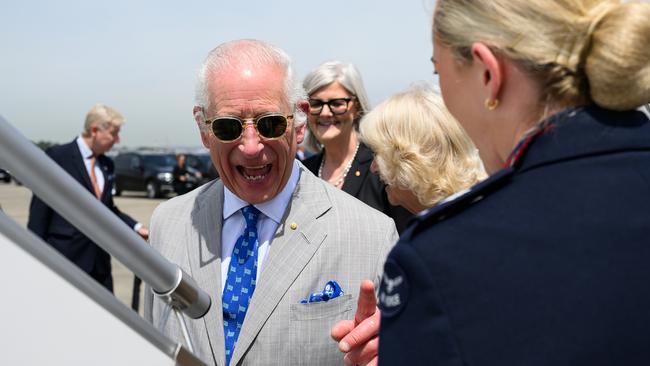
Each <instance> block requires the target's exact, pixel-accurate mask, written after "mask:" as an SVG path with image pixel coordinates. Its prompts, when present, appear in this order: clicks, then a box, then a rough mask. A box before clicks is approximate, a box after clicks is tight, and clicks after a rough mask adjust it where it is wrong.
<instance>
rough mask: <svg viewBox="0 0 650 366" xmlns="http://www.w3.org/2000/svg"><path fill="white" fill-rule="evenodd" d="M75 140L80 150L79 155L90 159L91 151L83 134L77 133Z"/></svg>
mask: <svg viewBox="0 0 650 366" xmlns="http://www.w3.org/2000/svg"><path fill="white" fill-rule="evenodd" d="M76 141H77V146H79V151H80V152H81V157H83V158H84V159H90V157H91V156H93V151H92V150H90V147H89V146H88V144H86V140H84V138H83V136H81V135H79V137H77V140H76Z"/></svg>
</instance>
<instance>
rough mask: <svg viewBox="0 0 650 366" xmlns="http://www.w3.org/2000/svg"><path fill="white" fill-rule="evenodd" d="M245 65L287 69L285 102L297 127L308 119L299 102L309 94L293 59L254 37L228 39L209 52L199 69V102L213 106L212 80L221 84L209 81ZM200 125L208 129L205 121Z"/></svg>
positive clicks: (206, 107)
mask: <svg viewBox="0 0 650 366" xmlns="http://www.w3.org/2000/svg"><path fill="white" fill-rule="evenodd" d="M241 64H245V65H249V66H251V67H255V66H269V65H274V66H277V67H279V68H280V69H282V70H284V92H285V100H284V101H283V102H285V103H287V106H289V107H290V108H291V109H292V111H293V115H294V119H293V120H294V127H299V126H302V125H304V124H305V122H307V115H306V114H305V112H303V111H302V110H301V109H300V108H298V106H297V102H298V101H300V100H305V99H306V95H305V92H304V90H303V89H302V87H301V86H300V85H299V84H298V83H296V81H295V80H294V76H293V68H292V66H291V58H290V57H289V55H287V54H286V52H284V51H283V50H282V49H280V48H278V47H276V46H273V45H271V44H269V43H266V42H263V41H259V40H254V39H242V40H236V41H230V42H226V43H223V44H221V45H219V46H217V47H216V48H215V49H213V50H212V51H210V53H208V56H207V57H206V59H205V61H204V62H203V64H202V65H201V67H200V68H199V72H198V80H197V83H196V90H195V92H196V95H195V99H196V105H197V106H199V107H201V108H202V109H203V111H207V110H208V109H210V95H209V92H208V89H209V83H210V82H212V83H217V85H216V87H217V88H218V83H219V80H209V77H210V75H212V74H214V73H215V72H216V73H218V72H219V71H221V70H226V69H228V68H229V67H233V66H236V65H241ZM195 117H196V118H197V119H198V120H199V121H201V122H202V121H203V119H204V118H207V117H208V116H205V115H203V113H201V116H195ZM199 125H200V126H201V128H206V126H205V124H203V123H199Z"/></svg>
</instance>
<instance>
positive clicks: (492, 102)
mask: <svg viewBox="0 0 650 366" xmlns="http://www.w3.org/2000/svg"><path fill="white" fill-rule="evenodd" d="M498 106H499V100H498V99H490V98H486V99H485V109H487V110H488V111H493V110H495V109H497V107H498Z"/></svg>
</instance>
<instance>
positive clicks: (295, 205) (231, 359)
mask: <svg viewBox="0 0 650 366" xmlns="http://www.w3.org/2000/svg"><path fill="white" fill-rule="evenodd" d="M296 85H297V84H296V83H294V80H293V74H292V70H291V63H290V60H289V57H288V56H287V55H286V54H285V53H284V52H283V51H282V50H280V49H278V48H276V47H274V46H271V45H269V44H267V43H264V42H260V41H255V40H240V41H233V42H229V43H225V44H222V45H220V46H218V47H217V48H215V49H214V50H212V51H211V52H210V54H209V55H208V57H207V59H206V61H205V63H204V64H203V66H202V68H201V71H200V73H199V85H198V87H197V104H198V105H197V106H196V107H194V118H195V119H196V122H197V123H198V125H199V129H200V133H201V139H202V141H203V144H204V145H205V146H206V147H207V148H208V149H209V150H210V153H211V156H212V161H213V162H214V165H215V166H216V168H217V170H218V171H219V176H220V179H218V180H216V181H213V182H211V183H208V184H206V185H204V186H202V187H200V188H199V189H196V190H194V191H192V192H190V193H187V194H185V195H182V196H179V197H176V198H173V199H171V200H169V201H168V202H165V203H163V204H161V205H160V206H159V207H158V208H157V209H156V211H155V212H154V215H153V218H152V220H151V237H150V242H151V244H152V245H153V246H154V247H155V248H156V249H157V250H159V251H160V252H161V253H162V254H163V255H164V256H166V257H167V258H169V259H170V260H171V261H173V262H175V263H178V264H179V265H180V266H181V267H182V268H183V269H184V270H185V271H187V272H188V273H189V274H190V275H192V276H193V277H194V278H195V279H196V281H197V282H198V283H199V285H200V286H201V287H202V288H204V289H206V290H207V291H208V292H209V293H210V294H211V295H212V298H213V304H212V307H211V309H210V310H209V312H208V313H207V314H206V315H205V317H204V318H202V319H198V320H189V319H188V320H186V322H187V327H188V330H189V335H190V339H191V341H192V343H193V345H194V349H195V353H196V354H197V355H198V356H199V357H201V358H202V359H203V360H204V361H206V362H207V363H209V364H216V365H340V364H342V363H343V356H342V354H341V353H340V352H339V350H338V349H337V347H336V344H335V343H334V342H333V341H332V339H331V338H330V328H331V327H332V325H334V323H336V322H337V321H338V320H341V319H348V318H351V317H352V316H353V315H354V312H355V310H354V309H355V308H356V301H357V298H358V295H359V284H360V283H361V281H362V280H364V279H371V280H372V281H373V282H375V283H376V284H377V283H378V282H379V280H380V276H381V273H382V266H383V263H384V259H385V256H386V254H387V251H388V250H389V249H390V247H391V246H392V245H393V244H394V243H395V242H396V240H397V232H396V230H395V225H394V223H393V221H392V220H391V219H389V218H388V217H387V216H384V215H383V214H382V213H380V212H379V211H376V210H374V209H372V208H370V207H369V206H366V205H365V204H363V203H362V202H361V201H358V200H357V199H355V198H354V197H352V196H350V195H348V194H347V193H345V192H343V191H341V190H338V189H336V188H335V187H333V186H331V185H330V184H329V183H327V182H325V181H322V180H320V179H318V178H317V177H316V176H314V175H313V174H312V173H310V172H309V170H308V169H306V168H305V167H304V166H303V165H302V164H301V163H299V162H298V161H297V160H295V159H294V157H295V155H296V149H297V144H298V143H300V142H301V141H302V140H303V137H304V134H305V125H304V124H305V120H306V118H305V112H304V111H305V110H306V109H307V107H308V105H307V103H306V101H305V100H304V99H303V95H304V93H302V92H301V90H300V89H299V87H297V86H296ZM327 128H337V127H336V126H335V125H333V126H327ZM146 296H147V298H146V300H145V316H146V317H147V318H148V319H149V320H151V321H152V322H153V324H154V325H155V326H157V327H159V328H160V329H161V330H162V331H163V333H165V334H167V335H168V336H169V337H171V338H173V339H177V340H179V341H182V340H183V337H182V331H181V328H180V326H179V322H178V321H176V319H167V315H166V314H168V313H169V312H168V311H167V309H166V306H167V305H166V304H165V303H164V302H163V301H162V300H160V299H159V298H157V297H156V298H154V297H153V295H152V294H151V291H147V295H146Z"/></svg>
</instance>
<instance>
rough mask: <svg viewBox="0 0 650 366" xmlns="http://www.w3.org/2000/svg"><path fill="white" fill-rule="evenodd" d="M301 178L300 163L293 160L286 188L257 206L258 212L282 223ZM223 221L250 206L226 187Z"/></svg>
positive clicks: (224, 191)
mask: <svg viewBox="0 0 650 366" xmlns="http://www.w3.org/2000/svg"><path fill="white" fill-rule="evenodd" d="M299 178H300V170H299V168H298V162H297V161H296V160H295V159H294V160H293V167H292V169H291V176H290V177H289V180H288V181H287V184H286V185H285V186H284V188H283V189H282V191H281V192H280V193H279V194H278V195H277V196H275V197H273V198H272V199H271V200H269V201H266V202H262V203H258V204H255V205H253V206H255V207H256V208H257V209H258V210H260V211H261V212H262V213H263V214H264V215H265V216H266V217H268V218H270V219H271V220H273V221H275V222H276V223H277V224H279V223H280V222H281V221H282V217H283V216H284V211H285V210H286V208H287V206H288V205H289V201H290V200H291V196H292V195H293V191H294V190H295V189H296V186H297V185H298V179H299ZM223 196H224V202H223V219H224V221H225V220H226V219H228V218H229V217H230V216H231V215H233V214H234V213H235V212H237V211H239V210H241V209H242V208H244V207H246V206H248V205H249V203H248V202H246V201H244V200H242V199H241V198H239V197H237V196H236V195H235V194H234V193H232V192H231V191H230V190H229V189H228V188H227V187H226V186H224V187H223Z"/></svg>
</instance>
